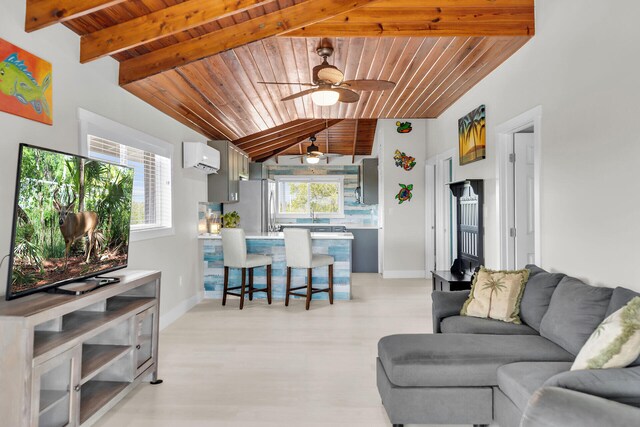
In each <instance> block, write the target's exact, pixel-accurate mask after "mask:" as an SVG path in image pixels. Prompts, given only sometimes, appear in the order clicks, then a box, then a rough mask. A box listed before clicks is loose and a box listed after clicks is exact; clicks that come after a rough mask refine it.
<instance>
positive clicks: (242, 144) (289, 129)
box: [233, 119, 324, 149]
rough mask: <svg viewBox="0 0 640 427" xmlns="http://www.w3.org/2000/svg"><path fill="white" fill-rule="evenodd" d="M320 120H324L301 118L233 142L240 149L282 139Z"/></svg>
mask: <svg viewBox="0 0 640 427" xmlns="http://www.w3.org/2000/svg"><path fill="white" fill-rule="evenodd" d="M320 122H324V120H321V119H307V120H305V119H299V120H295V121H293V122H289V123H285V124H283V125H280V126H276V127H274V128H271V129H267V130H265V131H262V132H258V133H254V134H251V135H247V136H245V137H243V138H240V139H237V140H235V141H233V143H234V144H235V145H236V146H237V147H238V148H240V149H245V148H246V147H251V146H254V145H256V144H260V143H264V142H268V141H274V140H277V139H282V138H284V137H286V136H287V135H289V134H291V133H293V132H296V131H299V130H305V129H307V128H308V127H309V126H311V125H317V124H319V123H320Z"/></svg>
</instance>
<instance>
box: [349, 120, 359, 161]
mask: <svg viewBox="0 0 640 427" xmlns="http://www.w3.org/2000/svg"><path fill="white" fill-rule="evenodd" d="M358 122H359V120H356V125H355V129H354V131H353V150H352V151H351V163H355V162H356V145H358Z"/></svg>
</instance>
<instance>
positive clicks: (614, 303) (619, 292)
mask: <svg viewBox="0 0 640 427" xmlns="http://www.w3.org/2000/svg"><path fill="white" fill-rule="evenodd" d="M635 297H640V294H639V293H637V292H634V291H632V290H631V289H627V288H623V287H620V286H618V287H617V288H615V289H614V290H613V293H612V294H611V300H610V301H609V307H607V313H606V315H605V317H609V316H611V315H612V314H613V313H615V312H616V311H618V310H620V309H621V308H622V307H624V306H625V305H627V303H628V302H629V301H631V300H632V299H633V298H635Z"/></svg>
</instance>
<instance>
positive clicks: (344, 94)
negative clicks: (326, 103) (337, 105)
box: [333, 87, 360, 102]
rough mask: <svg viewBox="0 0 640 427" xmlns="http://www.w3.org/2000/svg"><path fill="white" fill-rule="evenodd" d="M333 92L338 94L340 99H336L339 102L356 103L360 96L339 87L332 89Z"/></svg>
mask: <svg viewBox="0 0 640 427" xmlns="http://www.w3.org/2000/svg"><path fill="white" fill-rule="evenodd" d="M333 90H335V91H336V92H338V93H339V94H340V98H338V101H340V102H358V101H359V100H360V95H358V94H357V93H355V92H354V91H352V90H349V89H344V88H340V87H337V88H334V89H333Z"/></svg>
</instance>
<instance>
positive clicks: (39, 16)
mask: <svg viewBox="0 0 640 427" xmlns="http://www.w3.org/2000/svg"><path fill="white" fill-rule="evenodd" d="M124 1H125V0H82V1H78V0H27V13H26V14H25V22H24V29H25V31H26V32H28V33H30V32H32V31H35V30H39V29H41V28H45V27H48V26H49V25H53V24H57V23H59V22H65V21H68V20H70V19H75V18H79V17H81V16H84V15H88V14H90V13H93V12H96V11H98V10H100V9H105V8H107V7H110V6H113V5H116V4H118V3H123V2H124Z"/></svg>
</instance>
